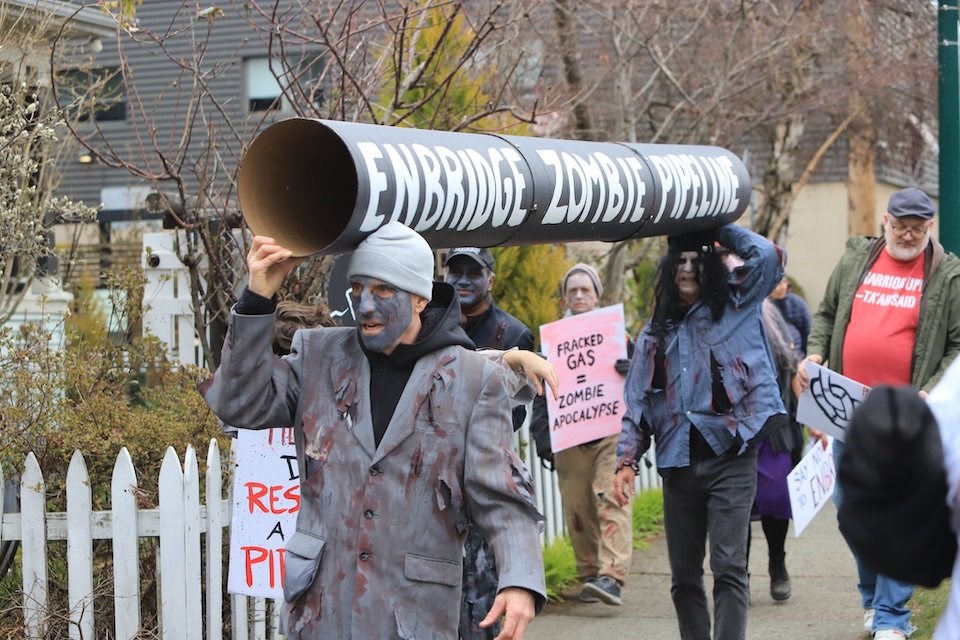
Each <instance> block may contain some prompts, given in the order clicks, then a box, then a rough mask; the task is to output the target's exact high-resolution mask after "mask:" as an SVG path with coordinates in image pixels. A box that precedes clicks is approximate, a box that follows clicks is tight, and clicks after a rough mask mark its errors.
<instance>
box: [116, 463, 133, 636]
mask: <svg viewBox="0 0 960 640" xmlns="http://www.w3.org/2000/svg"><path fill="white" fill-rule="evenodd" d="M136 491H137V472H136V470H134V468H133V460H131V459H130V452H129V451H127V448H126V447H124V448H122V449H121V450H120V455H118V456H117V461H116V463H114V465H113V479H112V480H111V488H110V492H111V493H110V495H111V498H110V501H111V504H110V506H111V508H112V510H113V531H112V536H113V580H114V584H113V595H114V601H113V610H114V620H115V621H114V629H115V630H116V636H117V639H118V640H131V639H132V638H134V637H136V636H137V634H138V633H139V632H140V547H139V541H140V536H139V535H138V533H137V497H136Z"/></svg>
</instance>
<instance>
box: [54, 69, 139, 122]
mask: <svg viewBox="0 0 960 640" xmlns="http://www.w3.org/2000/svg"><path fill="white" fill-rule="evenodd" d="M57 91H58V93H59V97H60V104H62V105H63V106H64V107H66V109H67V112H68V114H69V115H70V116H72V117H74V118H76V119H77V120H79V121H80V122H87V121H89V120H90V119H91V116H92V117H93V120H95V121H97V122H110V121H117V120H126V118H127V96H126V93H125V91H124V86H123V77H122V76H121V75H120V70H119V68H117V67H97V68H94V69H69V70H67V71H65V72H63V73H62V74H61V76H60V78H59V80H58V84H57Z"/></svg>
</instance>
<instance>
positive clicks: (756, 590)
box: [524, 503, 868, 640]
mask: <svg viewBox="0 0 960 640" xmlns="http://www.w3.org/2000/svg"><path fill="white" fill-rule="evenodd" d="M787 569H788V570H789V572H790V578H791V583H792V586H793V595H792V597H791V598H790V599H789V600H787V601H786V602H783V603H774V601H773V600H772V599H771V598H770V593H769V588H770V580H769V578H768V576H767V545H766V540H765V539H764V537H763V531H762V530H761V529H760V523H759V522H755V523H753V547H752V550H751V554H750V573H751V575H752V578H751V584H750V589H751V594H750V596H751V602H752V605H751V607H750V614H749V619H748V622H747V638H748V640H761V639H762V640H769V639H770V638H805V639H809V640H862V639H864V638H867V637H868V636H867V634H866V633H864V632H863V626H862V622H863V618H862V611H861V609H860V597H859V595H858V594H857V578H856V567H855V565H854V563H853V557H852V556H851V555H850V551H849V550H848V549H847V545H846V543H844V541H843V538H842V537H841V536H840V531H839V530H838V529H837V515H836V510H835V509H834V508H833V504H832V503H830V504H827V505H825V506H824V508H823V510H822V511H821V512H820V513H818V514H817V516H816V517H815V518H814V519H813V522H811V523H810V524H809V525H808V526H807V528H806V529H805V530H804V532H803V535H802V536H801V537H800V538H794V537H793V528H792V525H791V529H790V532H789V533H788V534H787ZM705 571H706V572H707V574H706V576H705V577H704V580H705V585H706V589H707V597H708V599H709V600H711V601H712V596H711V593H712V585H713V577H712V576H711V575H710V568H709V564H706V563H705ZM524 637H525V638H527V639H528V640H573V639H575V638H576V639H581V638H604V639H617V638H642V639H643V640H676V639H677V638H679V631H678V630H677V622H676V617H675V615H674V611H673V602H672V601H671V600H670V567H669V565H668V563H667V545H666V542H665V541H664V539H663V537H662V536H661V537H660V538H658V539H657V540H655V541H654V542H653V543H652V544H651V546H650V548H648V549H646V550H643V551H635V552H634V555H633V567H632V570H631V572H630V582H629V584H628V585H627V587H626V588H625V589H624V592H623V606H621V607H611V606H607V605H604V604H600V603H596V604H582V603H580V602H577V601H575V600H574V601H566V602H563V603H550V604H548V605H547V607H546V609H544V611H543V613H541V614H540V615H539V616H537V618H536V619H535V620H534V621H533V624H532V625H531V626H530V628H529V629H528V630H527V633H526V634H525V636H524Z"/></svg>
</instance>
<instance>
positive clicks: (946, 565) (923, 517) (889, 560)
mask: <svg viewBox="0 0 960 640" xmlns="http://www.w3.org/2000/svg"><path fill="white" fill-rule="evenodd" d="M845 444H846V447H845V448H844V451H843V455H842V456H841V459H840V465H839V469H838V479H839V484H840V488H841V490H842V492H843V500H842V501H841V502H840V509H839V513H838V519H839V522H840V531H841V532H842V533H843V535H844V538H846V540H847V541H848V542H849V543H850V545H851V546H852V547H853V548H854V549H855V550H856V552H857V553H858V554H859V555H860V557H861V559H862V560H863V562H864V563H865V564H867V565H869V566H870V567H871V568H873V569H875V570H877V571H879V572H880V573H882V574H884V575H887V576H890V577H892V578H896V579H898V580H901V581H904V582H909V583H911V584H920V585H924V586H928V587H934V586H936V585H938V584H939V583H940V581H941V580H942V579H944V578H945V577H949V576H950V572H951V570H952V568H953V562H954V558H955V556H956V553H957V539H956V537H955V536H954V533H953V530H952V529H951V524H950V523H951V516H950V510H949V508H948V507H947V477H946V472H945V471H944V459H943V445H942V442H941V440H940V431H939V428H938V425H937V421H936V418H935V417H934V416H933V413H932V412H931V411H930V407H928V406H927V403H926V402H924V401H923V400H921V399H920V395H919V394H918V393H917V390H916V389H913V388H912V387H889V386H879V387H876V388H875V389H873V391H871V392H870V395H868V396H867V398H866V399H865V400H864V401H863V403H862V404H860V406H858V407H857V409H856V411H854V413H853V417H852V418H851V419H850V424H849V425H848V426H847V432H846V441H845ZM906 523H910V524H909V525H906Z"/></svg>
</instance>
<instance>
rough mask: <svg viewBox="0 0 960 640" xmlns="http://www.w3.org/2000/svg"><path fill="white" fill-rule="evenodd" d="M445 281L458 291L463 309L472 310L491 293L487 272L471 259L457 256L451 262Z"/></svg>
mask: <svg viewBox="0 0 960 640" xmlns="http://www.w3.org/2000/svg"><path fill="white" fill-rule="evenodd" d="M443 280H444V282H446V283H447V284H449V285H450V286H452V287H453V288H454V289H456V290H457V297H458V298H460V306H461V308H470V307H472V306H474V305H475V304H477V303H479V302H482V301H483V299H484V298H486V297H487V294H488V293H490V278H489V277H488V276H487V270H486V269H484V268H483V267H481V266H480V265H478V264H477V263H476V262H474V261H473V260H471V259H470V258H465V257H461V256H457V257H456V258H454V259H453V260H450V262H448V263H447V268H446V272H445V274H444V276H443Z"/></svg>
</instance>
